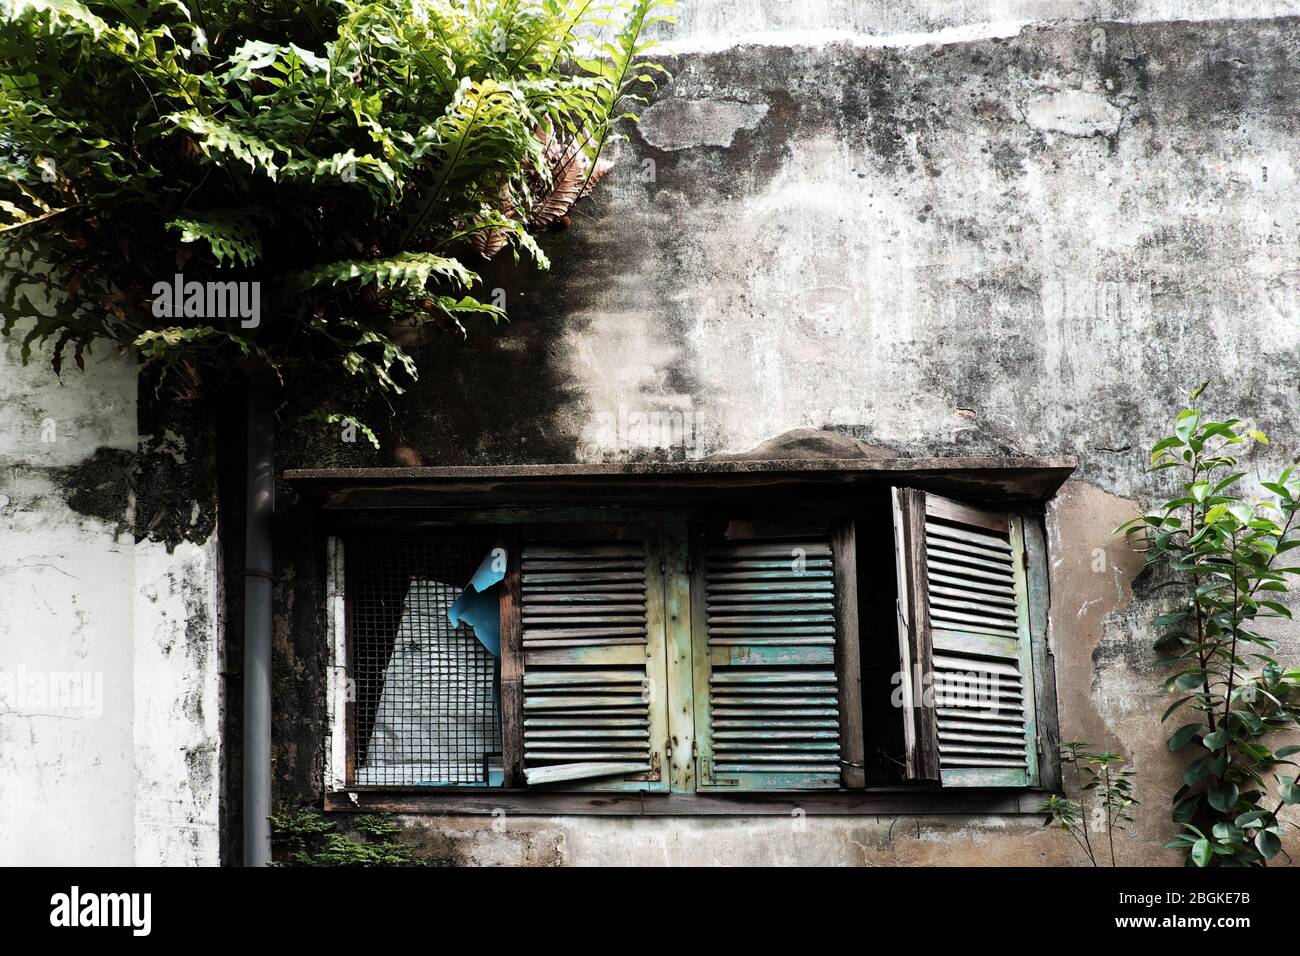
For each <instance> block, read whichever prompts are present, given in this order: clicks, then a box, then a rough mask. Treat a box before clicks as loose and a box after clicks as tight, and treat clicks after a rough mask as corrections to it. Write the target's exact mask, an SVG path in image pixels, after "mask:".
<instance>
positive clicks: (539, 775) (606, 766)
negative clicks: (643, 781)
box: [524, 761, 650, 785]
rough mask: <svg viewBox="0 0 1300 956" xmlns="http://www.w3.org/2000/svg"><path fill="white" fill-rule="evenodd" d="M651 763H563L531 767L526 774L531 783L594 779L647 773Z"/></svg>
mask: <svg viewBox="0 0 1300 956" xmlns="http://www.w3.org/2000/svg"><path fill="white" fill-rule="evenodd" d="M649 770H650V764H649V763H648V762H647V763H637V762H634V761H623V762H620V763H590V762H586V761H583V762H581V763H568V764H561V765H559V766H554V767H530V768H529V769H527V770H525V771H524V776H525V778H526V779H527V781H528V783H529V784H530V785H539V784H546V783H561V782H565V781H574V780H594V779H599V778H601V777H621V776H630V775H632V774H638V773H646V772H647V771H649Z"/></svg>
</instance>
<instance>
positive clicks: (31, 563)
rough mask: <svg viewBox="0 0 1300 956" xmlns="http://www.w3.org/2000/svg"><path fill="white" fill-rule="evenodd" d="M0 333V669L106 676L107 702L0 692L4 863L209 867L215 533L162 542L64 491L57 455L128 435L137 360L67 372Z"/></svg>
mask: <svg viewBox="0 0 1300 956" xmlns="http://www.w3.org/2000/svg"><path fill="white" fill-rule="evenodd" d="M0 342H2V348H3V351H0V493H3V495H4V496H5V497H6V498H7V499H8V506H7V507H5V508H3V509H0V671H4V672H6V673H16V672H19V671H20V670H21V671H22V672H24V673H26V674H28V675H46V676H56V675H58V674H61V673H68V672H75V673H89V674H92V675H94V676H95V678H96V679H97V680H99V681H100V682H102V688H103V699H102V712H99V713H91V714H86V713H62V712H58V711H57V709H51V708H35V709H33V708H13V707H6V705H5V704H4V703H3V702H0V804H2V805H4V806H5V807H6V812H5V813H4V814H0V864H3V865H12V864H24V865H87V866H89V865H96V866H125V865H131V864H173V865H181V864H184V865H199V864H208V865H211V864H215V863H216V862H217V859H218V858H217V822H218V813H217V800H218V796H219V792H220V787H219V783H220V742H221V736H220V726H221V723H220V721H221V703H220V686H221V685H220V660H219V653H218V648H219V646H220V645H219V642H218V640H217V639H216V637H217V633H216V630H215V628H216V627H217V626H218V623H219V620H220V618H219V603H220V602H219V595H220V594H221V590H220V587H219V576H218V568H217V564H216V561H217V554H218V551H217V548H216V541H215V539H213V540H210V541H208V542H207V543H205V544H204V545H203V546H201V547H200V546H196V545H189V544H183V545H181V546H180V547H178V548H177V549H176V551H175V553H174V554H168V553H167V551H166V548H165V547H164V546H163V545H161V544H157V543H151V542H142V543H141V544H138V545H137V544H136V543H135V541H134V538H133V535H132V534H131V533H130V532H129V531H124V530H121V529H119V528H118V527H116V523H114V524H113V525H110V524H106V523H105V522H104V521H101V520H99V519H96V518H92V517H88V516H86V515H81V514H78V513H77V512H75V511H73V510H72V509H71V508H70V507H69V505H68V503H67V500H66V498H65V491H64V489H63V487H61V484H62V483H63V482H66V481H67V480H68V479H67V476H66V474H65V472H64V469H66V468H68V467H70V466H74V465H78V464H80V463H82V462H84V461H86V460H87V459H89V458H90V457H91V456H92V455H93V454H94V453H95V451H96V449H99V448H112V449H120V450H134V449H135V447H136V443H137V440H138V436H137V435H136V429H135V419H136V416H135V401H136V371H135V367H134V363H133V362H131V361H129V360H126V359H123V358H121V357H119V356H115V355H112V354H110V353H109V352H108V350H107V349H100V350H96V351H95V352H93V353H91V354H90V355H88V356H87V368H86V371H85V372H84V373H82V372H80V371H78V370H65V372H64V377H63V379H62V381H60V380H59V379H57V378H55V377H54V375H53V373H52V372H51V371H50V370H49V368H48V367H46V366H45V365H44V364H43V362H41V361H40V360H34V361H33V363H32V364H31V365H30V366H28V367H26V368H24V367H22V366H21V364H20V362H19V354H18V345H17V340H16V339H5V340H0ZM51 423H52V424H53V427H52V428H51ZM177 437H178V436H172V439H171V444H172V446H173V447H176V448H182V447H183V442H179V441H178V440H177ZM43 439H52V440H43ZM121 505H122V509H123V516H124V522H126V523H129V522H130V520H131V515H132V510H133V503H132V502H131V501H129V500H128V501H123V502H121ZM203 621H206V622H207V624H206V626H207V627H208V628H209V629H208V630H207V631H206V632H204V631H201V630H200V631H197V632H196V631H195V625H196V624H197V623H199V622H203ZM200 638H201V639H200Z"/></svg>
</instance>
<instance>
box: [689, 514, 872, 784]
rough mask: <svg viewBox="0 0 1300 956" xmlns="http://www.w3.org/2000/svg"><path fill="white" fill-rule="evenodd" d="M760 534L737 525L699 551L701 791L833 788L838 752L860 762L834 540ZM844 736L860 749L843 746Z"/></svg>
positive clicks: (822, 535)
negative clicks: (841, 662)
mask: <svg viewBox="0 0 1300 956" xmlns="http://www.w3.org/2000/svg"><path fill="white" fill-rule="evenodd" d="M755 530H759V529H753V528H747V527H742V526H738V525H737V524H736V523H734V522H733V524H732V525H731V527H730V528H729V529H728V533H727V536H726V537H725V538H724V539H723V540H720V541H714V542H711V543H704V542H701V547H700V549H699V550H702V551H703V555H702V564H703V567H702V569H701V573H700V578H699V581H700V582H701V583H702V585H703V587H702V589H701V588H699V587H697V588H695V589H694V590H696V591H697V592H698V591H701V590H702V594H699V595H698V596H697V597H696V600H695V602H694V604H695V607H694V612H693V616H694V624H693V627H692V640H693V644H694V654H693V656H694V662H695V681H694V683H695V708H696V728H697V744H698V748H699V766H698V779H699V781H700V786H701V789H711V788H727V789H758V790H802V789H820V788H838V787H839V786H840V785H841V769H842V764H841V756H842V752H843V751H845V750H847V751H849V752H857V753H859V754H860V751H861V726H860V722H859V725H858V726H857V728H856V730H854V729H852V728H842V727H841V719H840V718H841V690H840V683H841V680H842V679H844V675H843V674H842V673H838V672H837V668H836V664H837V648H836V644H837V637H838V636H839V631H840V628H839V627H838V626H837V615H836V601H835V592H836V585H837V581H836V568H835V561H834V556H833V551H834V549H833V547H832V539H831V533H830V531H829V529H828V528H827V527H826V525H825V524H823V525H822V526H821V527H820V528H816V529H814V530H803V531H802V533H794V534H788V533H787V534H781V535H771V536H769V535H764V534H763V533H762V532H761V530H759V533H757V534H754V533H753V532H754V531H755ZM847 541H848V542H850V543H851V542H852V535H851V534H850V535H848V536H847ZM853 623H854V625H855V626H856V620H855V621H854V622H853ZM853 637H854V640H855V641H856V630H855V631H854V634H853ZM855 650H856V644H855ZM852 656H853V660H855V661H856V660H857V657H856V653H855V654H853V655H852ZM854 686H855V687H856V686H857V684H856V676H855V681H854ZM843 730H847V731H848V733H849V737H850V738H851V741H855V742H850V743H849V746H848V747H842V745H841V734H842V731H843ZM859 762H860V758H859Z"/></svg>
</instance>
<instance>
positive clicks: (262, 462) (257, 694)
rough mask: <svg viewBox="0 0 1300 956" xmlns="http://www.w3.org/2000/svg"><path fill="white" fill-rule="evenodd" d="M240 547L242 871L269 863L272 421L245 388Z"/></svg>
mask: <svg viewBox="0 0 1300 956" xmlns="http://www.w3.org/2000/svg"><path fill="white" fill-rule="evenodd" d="M245 483H246V485H247V494H248V501H247V510H246V512H245V542H244V754H243V757H244V866H266V865H267V864H268V863H269V862H270V861H271V823H270V819H269V818H270V815H271V569H272V555H273V551H272V543H271V517H272V515H273V514H274V512H275V417H274V412H273V406H272V404H271V395H270V393H269V391H268V390H267V389H266V388H265V387H264V386H262V385H259V384H257V383H250V384H249V392H248V462H247V474H246V478H245Z"/></svg>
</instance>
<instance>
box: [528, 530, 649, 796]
mask: <svg viewBox="0 0 1300 956" xmlns="http://www.w3.org/2000/svg"><path fill="white" fill-rule="evenodd" d="M588 532H589V533H588V535H587V536H586V539H585V540H574V539H572V538H566V537H565V535H564V534H563V532H562V531H561V530H560V529H550V530H548V529H546V528H545V527H543V526H539V528H538V529H537V530H536V531H534V532H530V533H529V534H527V535H526V536H525V537H526V540H525V541H524V545H523V551H522V561H521V569H520V630H521V647H522V653H523V761H524V767H523V774H524V779H525V781H526V782H527V783H528V784H529V785H530V786H537V785H544V784H559V783H566V784H573V783H581V784H582V789H599V790H660V789H666V788H667V774H665V773H664V772H663V769H662V765H663V749H664V742H665V740H666V738H667V731H666V714H667V709H666V696H667V695H666V693H665V667H666V665H665V656H664V647H665V645H664V618H663V578H662V572H661V570H660V564H659V557H658V556H657V555H656V554H654V553H651V552H648V551H647V537H646V535H645V533H644V530H643V529H641V528H640V527H639V526H617V528H613V529H610V530H609V531H608V532H604V533H602V532H601V530H600V529H588Z"/></svg>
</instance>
